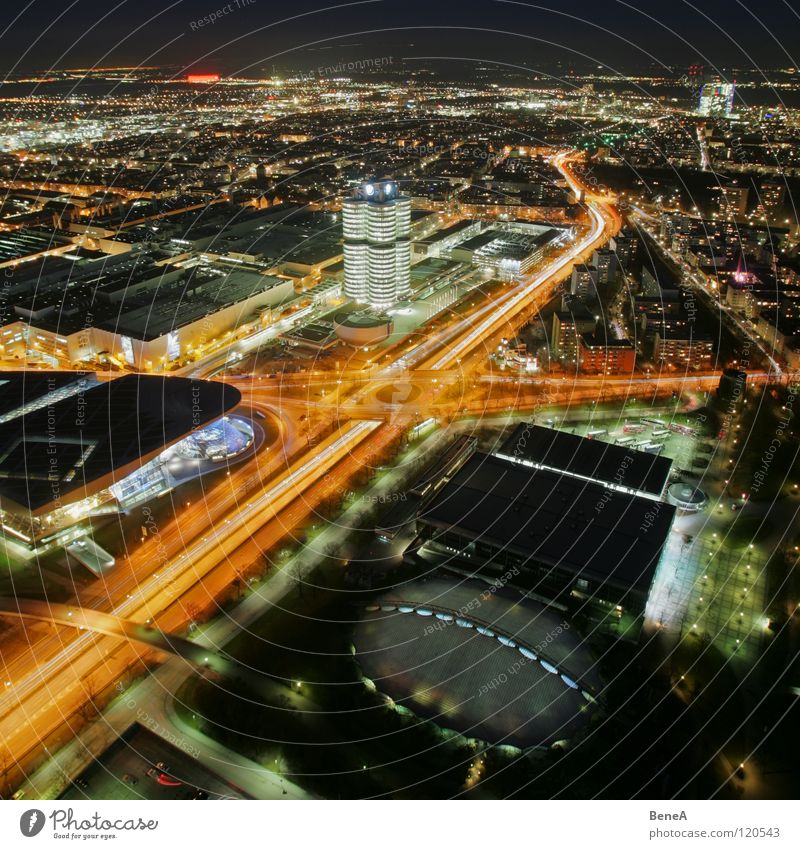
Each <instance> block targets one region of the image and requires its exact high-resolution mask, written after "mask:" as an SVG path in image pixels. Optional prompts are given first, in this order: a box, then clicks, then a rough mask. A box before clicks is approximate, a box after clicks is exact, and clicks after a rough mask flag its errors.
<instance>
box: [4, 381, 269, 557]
mask: <svg viewBox="0 0 800 849" xmlns="http://www.w3.org/2000/svg"><path fill="white" fill-rule="evenodd" d="M0 381H1V382H2V390H3V393H2V401H1V402H0V523H1V526H2V531H3V534H4V535H5V536H7V537H8V538H9V539H13V540H16V541H17V542H21V543H23V544H25V545H26V546H28V547H30V548H33V549H36V550H44V549H45V548H47V547H48V546H49V545H52V544H54V543H56V542H57V543H58V544H62V545H63V544H66V543H67V542H69V541H70V540H71V539H74V538H75V537H76V536H78V535H80V534H81V533H83V532H84V531H85V522H86V521H87V520H88V519H90V518H92V517H99V516H104V515H109V514H113V513H116V512H118V511H121V510H127V509H130V508H131V507H132V506H134V505H136V504H141V503H143V502H145V501H147V500H149V499H151V498H154V497H156V496H157V495H161V494H163V493H164V492H167V491H168V490H170V489H172V488H173V487H175V486H176V485H178V484H179V483H181V482H183V481H185V480H189V479H191V478H192V477H197V476H198V475H201V474H203V473H205V472H206V471H212V470H213V469H215V468H218V467H219V465H220V464H221V463H223V462H224V461H226V460H229V459H231V458H233V457H236V456H239V455H242V454H244V452H246V451H247V450H248V449H249V448H250V447H251V446H252V445H253V442H254V433H253V428H252V426H251V423H250V422H249V421H248V420H247V419H245V418H243V417H239V416H236V415H228V413H229V411H231V410H232V409H233V408H234V407H235V406H236V405H237V404H238V403H239V401H240V399H241V395H240V393H239V391H238V390H237V389H235V388H234V387H232V386H228V385H227V384H224V383H215V382H210V381H205V380H195V379H189V378H177V377H171V378H164V377H155V376H145V375H126V376H124V377H120V378H118V379H116V380H111V381H107V382H100V381H98V380H97V379H96V377H95V376H94V375H93V374H90V373H78V372H51V373H41V372H5V373H3V374H2V376H0ZM82 525H83V526H82Z"/></svg>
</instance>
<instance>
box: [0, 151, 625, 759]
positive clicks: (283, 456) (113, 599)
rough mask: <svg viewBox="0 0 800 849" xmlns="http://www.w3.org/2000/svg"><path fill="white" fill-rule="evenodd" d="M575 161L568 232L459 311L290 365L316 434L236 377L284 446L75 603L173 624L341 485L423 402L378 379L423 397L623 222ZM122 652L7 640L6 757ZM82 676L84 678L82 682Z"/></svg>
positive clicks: (1, 703) (563, 161) (2, 724)
mask: <svg viewBox="0 0 800 849" xmlns="http://www.w3.org/2000/svg"><path fill="white" fill-rule="evenodd" d="M573 163H574V156H573V155H572V154H569V153H563V154H559V155H558V156H557V157H555V159H554V164H555V166H556V167H557V168H558V170H559V171H560V172H561V174H562V176H563V178H564V179H565V181H566V182H567V184H568V185H569V187H570V188H571V189H572V190H573V191H574V192H575V193H576V194H579V193H581V192H582V193H583V194H584V197H585V199H586V207H587V223H586V224H585V225H583V227H582V229H581V231H580V233H579V236H578V237H577V238H576V240H575V241H574V243H573V244H571V245H569V246H568V247H567V248H565V249H563V250H562V251H561V252H560V253H559V254H557V255H556V256H554V258H552V259H551V261H550V262H549V263H547V264H546V265H545V266H544V267H543V268H542V269H541V270H539V271H537V272H536V273H534V274H532V275H528V276H526V277H524V278H522V279H520V280H518V281H516V282H515V284H514V285H513V286H511V287H508V288H507V289H506V290H505V291H504V292H502V293H501V294H499V295H497V296H495V297H494V298H492V299H491V300H490V301H487V303H485V304H482V305H480V307H478V308H477V309H475V310H473V311H472V312H471V313H470V314H469V316H468V318H466V319H462V320H458V321H456V320H453V321H451V322H449V323H447V324H445V325H444V326H443V327H441V328H437V329H435V330H434V331H433V332H432V333H431V334H430V335H429V336H428V337H427V338H425V339H424V340H421V341H419V342H417V343H414V344H412V345H411V346H410V347H406V348H405V349H402V350H401V349H400V348H398V349H397V350H395V351H394V352H392V353H391V354H390V355H389V356H388V357H386V358H385V359H384V361H383V362H382V363H381V365H380V366H373V367H372V368H370V369H369V370H368V371H366V372H365V371H353V372H349V371H343V372H338V373H334V374H330V375H319V376H316V375H312V374H306V375H303V376H301V377H296V378H290V379H289V380H288V381H287V386H288V387H289V389H290V390H291V389H295V390H296V389H299V387H300V386H301V385H304V386H305V387H308V386H309V384H310V383H313V382H314V381H316V380H318V381H319V383H320V384H321V385H322V386H323V387H325V388H326V389H328V390H329V391H327V392H326V393H325V394H324V397H319V399H315V400H314V401H313V403H312V404H311V406H313V408H314V409H313V413H314V418H315V419H316V420H318V421H320V422H321V423H322V425H323V426H324V425H328V426H329V427H332V428H334V431H333V433H332V435H331V436H329V437H328V438H327V439H324V440H322V441H320V442H318V441H317V440H316V439H314V438H312V436H313V435H314V434H313V433H312V432H311V427H310V425H309V424H308V422H306V423H305V425H303V424H301V420H302V419H303V418H304V417H305V414H304V413H302V412H301V411H302V410H304V409H305V410H306V411H308V410H309V405H310V401H309V399H308V398H303V397H302V394H300V393H296V396H295V395H292V393H291V392H290V393H289V395H288V397H287V396H286V394H285V393H283V391H282V388H281V386H280V380H278V381H274V380H273V381H270V380H252V381H247V380H243V381H240V382H238V384H237V385H238V386H239V388H240V389H241V390H242V392H243V404H244V405H245V407H247V406H251V407H254V408H261V409H262V410H265V411H272V412H274V413H277V414H278V416H279V419H280V424H279V426H280V428H281V431H280V445H281V447H278V448H275V447H267V448H265V450H263V451H261V452H259V453H258V454H257V455H256V457H255V458H253V459H252V460H250V461H248V462H247V463H243V464H242V465H241V466H239V467H234V468H232V469H231V471H230V473H229V476H228V478H227V480H226V481H223V482H222V483H221V484H219V485H217V486H216V487H214V488H213V489H211V490H209V491H208V492H207V493H205V495H204V497H203V499H201V500H199V501H197V502H196V503H195V504H188V503H187V504H185V505H181V506H180V508H179V511H178V515H177V517H176V519H174V520H173V521H172V522H168V523H166V524H165V527H163V528H160V529H157V531H156V532H155V533H152V534H150V535H148V537H147V538H146V539H145V540H144V541H143V542H142V544H141V546H139V547H137V548H136V549H135V550H133V551H130V552H129V553H128V556H127V558H126V559H125V560H123V561H122V563H120V566H119V568H118V569H116V570H115V571H114V573H113V574H112V575H111V576H108V577H107V578H106V579H105V580H103V581H98V582H96V583H95V584H94V585H92V586H91V587H89V588H88V589H87V590H86V591H84V592H83V593H82V594H81V596H80V598H79V599H77V601H76V604H80V605H81V606H82V607H85V608H87V609H89V610H95V611H98V612H103V613H107V614H110V615H113V616H117V617H122V618H125V619H127V620H131V621H134V622H136V621H138V622H151V621H157V622H158V624H159V625H160V626H161V627H164V628H166V627H167V626H172V627H176V628H178V627H181V626H184V625H185V624H186V618H187V617H186V616H185V615H184V616H183V617H181V615H180V614H179V613H176V609H177V608H178V607H180V605H179V604H176V602H184V601H186V599H189V598H192V597H199V596H204V597H205V599H206V601H207V600H208V599H209V598H211V599H213V597H214V593H215V592H217V591H220V590H222V589H223V588H224V587H226V586H228V585H229V584H230V572H231V569H232V568H233V567H230V566H229V563H230V562H235V561H237V560H241V559H242V556H243V555H242V554H241V551H242V550H243V549H246V548H247V546H248V544H249V543H248V540H251V539H252V538H253V537H255V536H258V535H259V534H263V533H265V530H264V529H267V531H268V538H269V539H274V540H278V539H280V538H281V536H282V535H283V534H285V533H286V531H287V529H289V530H291V529H292V528H293V527H296V526H297V524H299V523H300V522H302V521H303V520H304V519H305V518H306V517H307V516H308V515H309V514H310V513H311V512H312V511H313V509H314V505H315V503H317V501H316V500H315V499H318V498H319V497H323V496H325V495H326V494H327V493H335V492H337V491H338V492H341V491H342V490H343V489H344V488H345V487H346V486H347V483H348V480H349V478H350V477H351V476H352V474H353V472H355V471H357V470H358V468H359V464H360V463H364V462H366V458H367V456H368V455H371V454H374V453H375V452H376V451H380V450H381V449H382V448H384V447H385V446H386V445H388V444H389V443H390V442H391V440H392V439H393V438H395V437H396V436H397V434H398V433H399V432H400V429H401V428H402V427H404V426H405V425H406V424H408V423H410V422H411V421H412V420H413V416H414V413H415V412H418V411H419V409H420V406H419V405H418V404H414V403H409V404H408V405H404V404H403V403H402V399H401V402H400V403H399V404H386V403H385V402H379V401H376V400H375V399H376V396H377V395H378V393H379V392H380V391H381V389H382V388H384V387H392V386H393V385H395V384H396V383H397V382H398V381H405V382H406V383H408V384H409V385H410V386H418V387H420V386H421V387H422V388H423V390H424V392H423V393H421V395H422V403H423V404H427V405H431V404H434V403H435V402H436V395H437V393H438V392H440V391H441V389H442V388H443V387H444V386H446V385H447V384H448V383H452V382H453V381H454V380H459V379H463V376H464V375H465V374H470V375H473V376H474V373H475V371H476V368H477V365H478V363H479V362H480V361H481V360H482V358H478V357H477V356H476V355H477V354H478V353H480V352H481V351H483V350H485V346H486V345H487V344H489V342H490V341H491V340H492V339H493V338H494V337H495V336H496V335H497V334H498V333H504V334H510V333H511V332H513V330H514V328H515V327H518V326H519V324H520V323H522V321H524V320H526V315H528V314H529V313H530V310H531V309H532V308H536V307H537V306H538V305H540V304H541V303H544V302H545V301H546V300H547V299H549V298H550V297H551V296H552V294H553V292H554V290H555V287H556V286H557V284H558V283H560V282H561V281H562V280H563V279H564V278H565V277H566V276H567V275H568V274H569V272H570V270H571V267H572V265H573V263H575V262H579V261H582V260H583V259H584V258H586V257H587V256H588V255H589V254H590V252H591V251H592V250H593V249H594V248H596V247H598V246H600V245H602V244H604V243H605V242H606V241H607V240H608V239H609V237H610V236H612V235H613V234H614V233H615V232H617V230H618V229H619V227H620V226H621V220H620V217H619V214H618V213H617V211H616V209H615V208H614V205H613V201H612V199H610V198H608V197H606V196H605V195H602V194H599V193H593V192H591V190H590V188H589V187H588V186H586V185H584V184H582V183H581V182H580V180H579V179H578V178H577V177H576V176H575V174H574V173H573V171H572V166H573ZM482 346H484V347H482ZM224 358H225V355H224V354H223V353H221V352H220V353H214V354H213V355H212V356H210V357H209V358H208V361H207V362H204V363H203V364H202V365H203V367H204V368H205V370H206V373H207V372H208V369H211V368H216V367H217V365H218V363H219V362H220V361H222V360H224ZM301 381H305V383H304V384H303V383H301ZM326 381H327V382H326ZM372 411H377V412H378V413H379V417H376V416H375V413H374V412H372ZM359 452H361V453H359ZM289 457H291V460H289V459H288V458H289ZM226 566H227V567H228V568H227V569H225V568H223V567H226ZM198 594H199V595H198ZM165 611H167V613H165ZM184 611H185V607H184ZM132 657H135V652H134V650H133V649H132V648H131V646H129V645H128V644H126V643H124V642H121V641H119V640H116V641H115V640H114V638H112V637H110V636H97V635H95V634H92V633H89V632H80V631H78V632H77V633H76V632H75V631H74V630H72V629H67V630H65V629H63V628H61V629H58V630H57V631H56V632H55V633H51V634H46V635H44V636H38V637H37V636H36V635H33V636H32V637H31V640H30V643H29V644H28V645H26V646H23V648H22V649H21V650H20V651H19V652H14V651H11V652H7V651H6V650H5V648H4V654H3V662H4V667H5V668H4V669H3V676H4V677H3V683H4V684H5V686H3V687H2V690H1V691H0V738H2V739H3V742H4V745H5V746H6V748H7V750H8V752H9V754H10V756H11V758H12V759H13V761H14V762H16V763H19V764H25V765H26V766H30V764H31V762H32V756H33V755H34V754H35V753H36V751H37V750H38V749H39V748H40V746H41V745H42V743H43V742H44V741H46V740H47V739H48V737H49V736H50V735H51V734H52V733H53V732H55V731H56V730H57V729H58V728H59V726H61V725H63V723H64V721H65V719H66V718H68V717H70V716H72V715H73V714H74V713H75V711H76V709H77V708H78V707H79V706H80V705H81V703H82V702H84V701H85V700H86V699H90V698H93V693H94V694H96V692H97V691H99V690H101V689H102V688H103V686H106V685H107V684H109V683H111V682H113V681H114V680H115V679H117V678H118V676H119V675H120V672H121V670H124V668H125V666H126V665H127V664H129V663H130V661H131V658H132ZM88 681H91V682H92V686H91V687H87V686H86V682H88Z"/></svg>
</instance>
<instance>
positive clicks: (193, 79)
mask: <svg viewBox="0 0 800 849" xmlns="http://www.w3.org/2000/svg"><path fill="white" fill-rule="evenodd" d="M186 82H187V83H218V82H219V74H187V75H186Z"/></svg>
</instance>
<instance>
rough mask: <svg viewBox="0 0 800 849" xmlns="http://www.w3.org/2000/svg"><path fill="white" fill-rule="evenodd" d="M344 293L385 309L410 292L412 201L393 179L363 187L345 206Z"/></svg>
mask: <svg viewBox="0 0 800 849" xmlns="http://www.w3.org/2000/svg"><path fill="white" fill-rule="evenodd" d="M342 220H343V233H344V293H345V295H346V296H347V297H348V298H351V299H352V300H354V301H357V302H359V303H362V304H369V306H371V307H374V308H375V309H379V310H381V309H387V308H388V307H391V306H393V305H394V304H396V303H397V302H398V301H403V300H406V299H407V298H408V297H409V295H410V293H411V288H410V268H411V242H410V236H411V199H410V198H408V197H404V196H403V195H400V194H399V193H398V188H397V184H396V183H395V182H393V181H391V180H385V181H381V182H375V183H364V184H362V185H361V186H359V187H358V188H357V189H356V190H355V191H354V193H353V196H352V197H349V198H346V199H345V200H344V202H343V204H342Z"/></svg>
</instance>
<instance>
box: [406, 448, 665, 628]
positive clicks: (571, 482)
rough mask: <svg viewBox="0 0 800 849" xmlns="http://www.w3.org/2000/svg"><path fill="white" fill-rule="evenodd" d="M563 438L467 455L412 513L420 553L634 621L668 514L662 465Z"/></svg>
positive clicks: (572, 605)
mask: <svg viewBox="0 0 800 849" xmlns="http://www.w3.org/2000/svg"><path fill="white" fill-rule="evenodd" d="M517 436H518V435H517ZM563 437H564V435H563V434H561V433H557V434H556V435H555V436H553V437H552V438H551V441H550V442H548V441H547V440H545V439H544V437H542V436H541V434H535V435H534V437H533V438H532V440H531V441H530V444H531V446H532V447H531V449H530V451H528V450H525V451H523V454H522V455H521V457H519V458H515V459H508V451H509V448H508V447H507V446H504V449H503V451H501V452H498V455H497V456H493V455H489V454H481V453H476V454H473V455H472V456H471V457H470V458H469V459H468V460H467V461H466V462H465V463H464V465H463V466H462V467H461V468H460V469H459V471H458V472H457V473H456V474H455V475H454V476H453V477H452V478H451V480H450V481H449V482H448V483H447V484H446V485H445V486H444V487H443V488H442V489H441V490H440V491H439V492H438V493H437V494H436V496H435V497H434V498H433V499H432V500H431V501H430V503H428V504H427V505H426V507H425V509H424V510H422V511H421V513H420V515H419V517H418V520H417V530H418V534H419V537H420V540H421V541H422V544H423V545H422V548H421V549H420V551H421V554H422V555H423V556H425V554H426V553H427V555H428V556H431V557H434V558H436V560H437V561H438V562H439V563H441V564H443V565H445V566H446V567H448V568H455V569H457V570H458V571H459V572H460V573H463V572H464V571H465V570H467V571H468V572H469V573H470V574H476V575H477V574H480V575H484V576H486V577H488V578H490V579H491V578H497V576H498V575H500V574H503V573H505V572H506V571H507V570H508V569H515V570H517V572H518V577H515V579H514V583H515V584H516V585H519V586H523V587H525V589H526V590H528V591H529V592H530V593H531V594H532V596H533V597H535V598H538V599H540V600H544V601H547V602H548V603H551V604H555V605H557V606H561V607H562V608H564V609H566V610H570V609H571V610H575V609H581V610H583V611H584V612H589V611H590V610H591V611H593V612H594V613H595V614H597V613H598V612H599V615H600V618H603V619H605V618H607V617H611V619H614V618H621V617H622V616H623V614H625V615H629V616H631V617H633V619H634V620H637V621H641V617H642V616H643V614H644V610H645V605H646V603H647V598H648V595H649V592H650V586H651V584H652V582H653V579H654V577H655V574H656V571H657V569H658V566H659V563H660V560H661V557H662V553H663V550H664V547H665V545H666V542H667V538H668V535H669V532H670V529H671V526H672V520H673V518H674V515H675V508H674V507H673V506H672V505H670V504H667V503H665V502H662V501H661V500H660V498H661V496H662V493H663V487H664V483H665V474H668V472H669V461H666V460H664V459H662V458H659V457H654V456H652V455H649V454H644V455H643V454H641V452H636V451H632V450H626V449H622V448H619V447H616V446H609V445H603V446H602V449H606V450H608V451H609V454H608V457H607V458H604V459H603V458H600V457H599V455H598V454H597V451H598V448H597V447H595V446H592V447H591V448H590V449H588V450H586V451H583V450H581V451H579V452H577V453H576V452H575V449H574V442H573V439H572V438H569V439H567V440H565V439H564V438H563ZM513 439H514V436H513V435H512V438H511V440H513ZM511 440H509V442H511ZM548 446H549V447H548ZM510 450H512V452H513V448H511V449H510ZM620 455H624V456H622V459H620ZM536 458H538V461H537V459H536ZM617 461H619V462H617ZM615 464H617V467H616V468H615ZM619 469H621V472H620V471H619Z"/></svg>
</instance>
